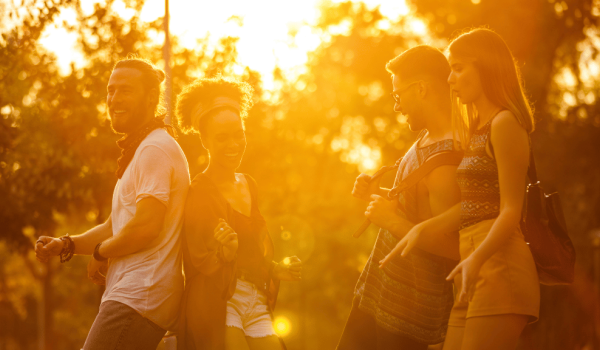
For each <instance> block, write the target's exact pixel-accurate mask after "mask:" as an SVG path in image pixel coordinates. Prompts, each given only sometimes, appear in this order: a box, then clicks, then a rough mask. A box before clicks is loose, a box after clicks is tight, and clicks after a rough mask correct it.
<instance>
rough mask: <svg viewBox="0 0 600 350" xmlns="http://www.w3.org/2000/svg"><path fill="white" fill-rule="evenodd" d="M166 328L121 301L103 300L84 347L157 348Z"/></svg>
mask: <svg viewBox="0 0 600 350" xmlns="http://www.w3.org/2000/svg"><path fill="white" fill-rule="evenodd" d="M165 333H166V331H165V330H164V329H162V328H160V327H159V326H158V325H156V324H155V323H154V322H152V321H150V320H149V319H147V318H144V317H142V315H140V314H139V313H138V312H137V311H135V310H134V309H132V308H130V307H129V306H127V305H125V304H123V303H119V302H117V301H113V300H108V301H105V302H103V303H102V304H100V312H98V315H97V316H96V319H95V320H94V324H92V328H91V329H90V332H89V333H88V336H87V339H86V340H85V344H84V345H83V350H138V349H139V350H146V349H148V350H156V347H157V346H158V344H159V343H160V340H161V339H162V337H163V336H164V335H165Z"/></svg>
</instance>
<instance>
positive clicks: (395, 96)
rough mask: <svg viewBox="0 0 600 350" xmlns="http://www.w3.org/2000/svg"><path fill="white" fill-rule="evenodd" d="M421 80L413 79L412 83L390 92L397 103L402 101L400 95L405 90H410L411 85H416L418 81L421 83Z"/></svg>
mask: <svg viewBox="0 0 600 350" xmlns="http://www.w3.org/2000/svg"><path fill="white" fill-rule="evenodd" d="M420 82H421V80H417V81H413V82H412V83H410V84H408V85H406V86H405V87H403V88H402V89H400V90H396V91H394V92H392V93H390V96H392V98H393V99H394V101H395V102H396V103H400V99H401V98H400V95H402V94H403V93H404V92H406V90H408V88H409V87H411V86H413V85H415V84H416V83H420Z"/></svg>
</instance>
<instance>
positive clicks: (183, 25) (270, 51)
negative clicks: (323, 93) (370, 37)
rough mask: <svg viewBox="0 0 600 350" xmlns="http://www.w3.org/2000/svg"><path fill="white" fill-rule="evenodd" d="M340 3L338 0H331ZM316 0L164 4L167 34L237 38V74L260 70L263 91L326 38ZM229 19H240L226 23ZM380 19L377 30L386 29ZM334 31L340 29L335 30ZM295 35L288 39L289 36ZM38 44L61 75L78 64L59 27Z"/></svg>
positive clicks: (422, 29) (152, 9) (399, 4)
mask: <svg viewBox="0 0 600 350" xmlns="http://www.w3.org/2000/svg"><path fill="white" fill-rule="evenodd" d="M334 1H340V0H334ZM97 2H103V0H83V1H82V7H83V10H84V11H86V12H91V11H92V10H93V6H94V4H95V3H97ZM321 2H322V0H293V1H290V0H253V1H247V0H242V1H232V0H222V1H210V2H209V1H193V0H185V1H181V0H180V1H173V0H171V1H170V14H171V34H172V35H175V36H178V37H179V38H180V40H181V42H182V44H183V45H184V46H186V47H194V46H195V45H196V40H197V39H198V38H205V37H206V36H209V40H210V42H212V43H216V42H217V41H218V39H219V38H221V37H224V36H234V37H239V42H238V45H237V50H238V52H239V63H240V66H239V67H237V69H238V70H239V72H241V71H243V66H249V67H251V68H252V69H253V70H256V71H258V72H260V73H261V74H262V76H263V78H264V84H265V88H266V89H273V88H276V86H273V81H272V79H271V75H272V72H273V68H274V67H276V66H278V67H280V68H282V69H283V70H284V72H286V74H288V76H289V77H294V76H296V75H298V74H300V73H302V69H303V64H304V63H305V62H306V59H307V55H306V54H307V52H309V51H311V50H314V49H315V48H316V47H317V46H318V45H319V44H320V43H321V42H322V41H323V40H328V35H327V33H322V32H318V31H316V30H315V29H313V28H311V26H310V25H311V24H314V23H315V21H316V19H317V18H318V16H319V10H318V6H319V4H320V3H321ZM363 2H364V3H366V4H367V5H368V6H369V7H371V8H372V7H375V6H379V7H380V11H381V12H382V14H383V15H384V16H386V18H387V19H389V20H391V21H395V20H396V19H398V18H399V17H400V16H410V14H411V12H412V11H411V10H410V8H409V7H407V5H406V3H405V2H404V1H403V0H383V1H375V0H366V1H363ZM113 8H114V10H115V11H116V12H117V13H119V14H120V15H121V16H122V17H123V18H125V19H127V18H130V17H131V16H132V15H133V10H131V9H127V8H126V7H125V5H124V3H123V2H122V0H117V1H115V3H114V5H113ZM163 15H164V1H163V0H147V1H146V3H145V5H144V8H143V10H142V13H141V19H142V20H144V21H153V20H155V19H157V18H159V17H162V16H163ZM232 16H237V17H238V18H240V19H241V21H239V20H232V19H231V17H232ZM75 20H76V17H75V13H74V11H73V10H65V11H63V12H62V13H61V15H60V18H59V19H58V21H57V23H62V22H63V21H67V23H74V22H75ZM389 23H390V22H388V21H382V22H381V23H380V25H381V26H383V27H385V26H389ZM410 29H412V30H413V31H415V32H417V33H422V34H425V33H426V31H427V29H426V26H425V25H424V24H423V22H421V21H419V20H416V19H414V20H413V21H412V22H411V28H410ZM339 30H340V31H343V30H344V28H343V27H340V28H339ZM290 31H294V32H296V33H297V34H296V35H295V37H292V36H291V35H290V34H289V32H290ZM155 39H156V40H157V41H158V42H162V41H163V40H164V35H163V34H162V33H157V34H156V36H155ZM42 44H43V45H44V46H46V47H47V48H49V49H50V50H52V51H54V52H56V53H57V55H58V59H59V63H60V65H61V67H62V69H63V70H64V71H68V67H69V64H70V63H71V62H76V64H77V65H79V66H81V65H83V64H84V61H83V58H82V56H81V54H79V53H78V51H77V49H76V48H75V35H74V34H69V33H67V32H66V30H64V29H63V28H62V27H61V26H58V27H56V28H55V27H51V28H49V29H48V30H47V31H46V32H45V33H44V38H43V40H42Z"/></svg>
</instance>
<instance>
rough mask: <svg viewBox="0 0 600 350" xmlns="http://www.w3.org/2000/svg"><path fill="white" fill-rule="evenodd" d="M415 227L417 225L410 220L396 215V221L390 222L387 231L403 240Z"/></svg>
mask: <svg viewBox="0 0 600 350" xmlns="http://www.w3.org/2000/svg"><path fill="white" fill-rule="evenodd" d="M413 227H415V224H413V223H412V222H410V221H409V220H408V219H405V218H403V217H401V216H400V215H395V217H394V219H393V220H391V221H390V223H389V226H388V227H386V229H387V230H388V231H389V232H390V233H391V234H392V235H394V236H395V237H396V238H398V239H402V238H404V236H406V234H407V233H408V231H410V230H411V229H412V228H413Z"/></svg>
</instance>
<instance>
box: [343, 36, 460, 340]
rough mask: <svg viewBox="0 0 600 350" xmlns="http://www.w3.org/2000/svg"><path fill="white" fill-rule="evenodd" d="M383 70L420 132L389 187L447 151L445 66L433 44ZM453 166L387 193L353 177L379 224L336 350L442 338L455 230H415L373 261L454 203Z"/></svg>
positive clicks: (363, 178) (358, 193)
mask: <svg viewBox="0 0 600 350" xmlns="http://www.w3.org/2000/svg"><path fill="white" fill-rule="evenodd" d="M386 69H387V70H388V72H390V73H391V75H392V87H393V92H392V94H391V95H392V97H393V99H394V101H395V105H394V110H395V111H396V112H400V113H402V114H403V115H405V116H406V117H407V122H408V125H409V128H410V129H411V130H412V131H420V133H419V136H418V137H417V141H416V142H415V143H414V144H413V145H412V147H411V148H410V149H409V151H408V152H407V153H406V155H405V156H404V157H403V159H402V161H401V162H400V164H399V167H398V172H397V174H396V180H395V182H394V186H397V185H398V184H400V183H402V181H403V180H404V179H406V178H407V177H408V176H409V175H410V174H411V173H413V172H414V171H415V170H417V169H419V167H421V166H422V165H423V164H424V163H425V162H426V161H427V160H429V159H431V157H433V156H435V155H438V154H440V153H448V152H452V151H454V150H455V148H454V142H453V140H452V119H451V114H452V113H451V111H452V108H451V100H450V88H449V86H448V83H447V78H448V76H449V75H450V66H449V65H448V62H447V60H446V57H445V56H444V55H443V54H442V53H441V52H440V51H439V50H437V49H435V48H433V47H431V46H427V45H420V46H416V47H413V48H411V49H409V50H407V51H405V52H404V53H402V54H401V55H399V56H398V57H396V58H394V59H392V60H391V61H389V62H388V63H387V65H386ZM457 165H458V164H456V166H457ZM456 166H455V165H443V166H439V167H436V168H435V169H434V170H432V171H431V172H429V173H428V174H427V175H425V176H424V177H423V178H422V179H421V180H420V181H419V182H418V183H417V184H416V185H414V186H412V187H409V188H407V189H406V190H404V191H402V192H400V193H398V194H397V196H394V197H393V199H391V200H390V199H389V196H388V193H389V191H390V190H388V189H384V188H380V187H379V181H377V180H375V181H371V177H370V176H368V175H365V174H360V175H359V176H358V178H357V179H356V182H355V184H354V189H353V191H352V195H353V196H355V197H357V198H360V199H363V200H366V201H370V203H369V207H368V208H367V211H366V213H365V216H366V217H367V218H368V219H369V220H370V221H371V222H372V223H374V224H376V225H377V226H379V227H380V228H381V229H380V230H379V234H378V237H377V240H376V242H375V246H374V248H373V251H372V253H371V256H370V257H369V260H368V262H367V264H366V265H365V268H364V270H363V272H362V274H361V276H360V278H359V280H358V283H357V286H356V289H355V296H354V300H353V303H352V309H351V311H350V316H349V317H348V321H347V323H346V327H345V329H344V332H343V334H342V337H341V339H340V343H339V345H338V349H339V350H348V349H411V350H412V349H415V350H421V349H422V350H425V349H427V347H428V345H429V344H437V343H440V342H442V341H443V340H444V337H445V335H446V329H447V324H448V317H449V315H450V310H451V308H452V304H453V292H452V284H451V282H447V281H446V276H447V275H448V273H449V272H450V271H451V269H452V267H453V266H454V265H456V262H457V261H458V260H459V259H460V257H459V252H458V235H444V234H436V233H435V232H421V234H420V236H419V240H418V243H417V246H416V248H415V249H413V250H412V251H411V252H410V253H409V254H407V255H406V256H404V257H403V256H400V255H398V256H396V257H395V258H393V259H392V260H391V261H389V262H388V263H386V264H384V265H381V266H380V261H381V260H382V259H383V258H384V257H385V256H386V255H388V254H389V253H390V251H391V250H392V249H393V248H394V247H395V246H396V244H397V243H398V241H399V240H401V239H402V238H403V237H404V236H405V235H406V234H407V233H408V232H409V231H410V230H411V229H412V230H418V229H419V225H418V223H420V222H423V221H425V220H428V219H431V218H433V217H435V216H437V215H440V214H442V213H444V212H446V211H447V210H448V209H450V208H451V207H453V206H454V205H455V204H456V203H458V202H459V200H460V191H459V188H458V185H457V183H456V180H455V172H456ZM413 178H414V177H413Z"/></svg>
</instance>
